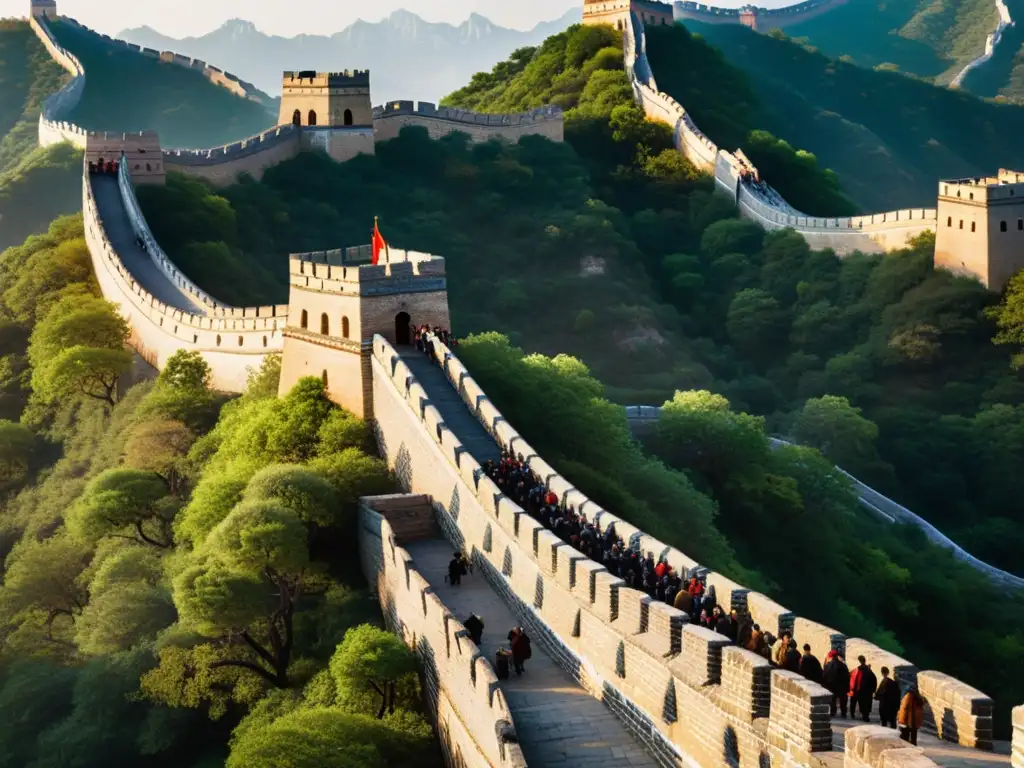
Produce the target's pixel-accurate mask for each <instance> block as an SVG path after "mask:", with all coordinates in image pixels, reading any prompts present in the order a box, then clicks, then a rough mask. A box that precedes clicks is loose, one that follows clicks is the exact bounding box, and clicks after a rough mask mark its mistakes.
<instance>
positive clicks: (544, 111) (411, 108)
mask: <svg viewBox="0 0 1024 768" xmlns="http://www.w3.org/2000/svg"><path fill="white" fill-rule="evenodd" d="M402 115H416V116H418V117H429V118H434V119H435V120H449V121H452V122H456V123H467V124H469V125H478V126H491V127H500V126H517V125H532V124H534V123H539V122H547V121H550V120H556V121H561V120H562V119H563V117H564V116H563V113H562V108H561V107H556V106H547V107H538V108H537V109H534V110H531V111H529V112H521V113H515V114H508V115H489V114H484V113H481V112H473V111H471V110H468V109H457V108H455V107H438V106H436V105H435V104H431V103H430V102H427V101H421V102H419V103H417V102H415V101H389V102H388V103H386V104H384V105H383V106H379V107H374V108H373V120H374V122H377V121H378V120H387V119H388V118H389V117H401V116H402Z"/></svg>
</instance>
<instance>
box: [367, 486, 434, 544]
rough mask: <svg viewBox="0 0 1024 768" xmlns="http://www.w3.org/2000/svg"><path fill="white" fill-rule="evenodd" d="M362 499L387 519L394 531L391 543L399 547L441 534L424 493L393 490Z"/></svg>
mask: <svg viewBox="0 0 1024 768" xmlns="http://www.w3.org/2000/svg"><path fill="white" fill-rule="evenodd" d="M363 501H364V503H367V504H368V505H369V506H370V508H371V509H373V511H374V512H378V513H379V514H380V515H381V516H382V517H384V519H385V520H387V521H388V523H389V524H390V525H391V528H392V530H393V531H394V533H395V543H396V544H399V545H400V546H403V547H404V546H405V545H406V544H409V543H411V542H414V541H421V540H423V539H434V538H437V537H438V536H439V535H440V534H441V529H440V527H439V526H438V524H437V518H435V517H434V510H433V507H432V506H431V503H430V497H429V496H427V495H425V494H406V493H395V494H391V495H387V496H372V497H368V498H366V499H364V500H363Z"/></svg>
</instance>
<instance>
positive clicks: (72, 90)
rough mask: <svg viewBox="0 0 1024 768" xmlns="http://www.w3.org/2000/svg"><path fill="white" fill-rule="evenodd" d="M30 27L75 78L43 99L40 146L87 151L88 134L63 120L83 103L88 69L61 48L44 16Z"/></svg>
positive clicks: (58, 62)
mask: <svg viewBox="0 0 1024 768" xmlns="http://www.w3.org/2000/svg"><path fill="white" fill-rule="evenodd" d="M29 25H30V26H31V28H32V31H33V32H35V34H36V37H38V38H39V41H40V42H41V43H42V44H43V46H44V47H45V48H46V50H47V52H48V53H49V54H50V58H52V59H53V60H54V61H55V62H57V64H59V65H60V66H61V67H62V68H63V69H64V70H65V71H66V72H67V73H68V74H69V75H71V80H70V81H69V82H68V83H67V84H65V85H64V86H63V87H62V88H61V89H60V90H59V91H57V92H56V93H54V94H51V95H50V96H47V97H46V98H45V99H44V100H43V105H42V109H41V110H40V114H39V145H40V146H43V147H48V146H50V145H51V144H60V143H61V142H64V141H67V142H70V143H71V144H73V145H74V146H76V147H78V148H79V149H85V143H86V137H87V136H88V133H87V131H85V130H84V129H82V128H79V127H78V126H77V125H74V124H73V123H69V122H67V121H66V120H64V119H63V118H64V117H66V116H67V115H68V114H69V113H70V112H71V111H72V110H74V108H75V107H77V106H78V104H79V102H81V100H82V94H83V93H85V68H84V67H83V66H82V63H81V62H80V61H79V60H78V57H76V56H75V55H74V54H73V53H71V52H70V51H68V50H66V49H64V48H62V47H61V46H60V44H59V43H58V42H57V39H56V38H55V37H54V36H53V33H52V32H51V31H50V25H49V22H48V21H47V20H46V19H45V18H44V17H41V16H32V17H31V18H30V19H29Z"/></svg>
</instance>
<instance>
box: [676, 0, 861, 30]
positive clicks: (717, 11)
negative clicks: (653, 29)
mask: <svg viewBox="0 0 1024 768" xmlns="http://www.w3.org/2000/svg"><path fill="white" fill-rule="evenodd" d="M847 2H849V0H806V2H803V3H796V4H794V5H787V6H785V7H782V8H759V7H756V6H744V7H743V8H719V7H716V6H713V5H704V4H703V3H694V2H677V3H676V4H675V19H676V21H700V22H703V23H705V24H744V25H747V24H751V23H752V25H753V26H754V28H755V29H759V30H767V29H785V28H786V27H789V26H792V25H794V24H799V23H801V22H804V21H809V20H810V19H813V18H815V17H817V16H820V15H821V14H823V13H827V12H828V11H831V10H832V9H833V8H837V7H838V6H840V5H845V4H846V3H847ZM747 19H749V20H750V21H747Z"/></svg>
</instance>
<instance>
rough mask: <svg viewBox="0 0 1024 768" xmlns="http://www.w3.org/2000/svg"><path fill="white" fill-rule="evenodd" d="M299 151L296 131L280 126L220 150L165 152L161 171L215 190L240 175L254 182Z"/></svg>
mask: <svg viewBox="0 0 1024 768" xmlns="http://www.w3.org/2000/svg"><path fill="white" fill-rule="evenodd" d="M300 148H301V136H300V132H299V129H298V128H297V127H295V126H294V125H282V126H278V127H276V128H271V129H269V130H267V131H264V132H263V133H261V134H259V135H257V136H251V137H249V138H248V139H243V140H242V141H237V142H235V143H234V144H227V145H224V146H221V147H213V148H211V149H170V150H167V149H165V150H164V153H163V154H164V167H165V168H166V170H168V171H175V172H177V173H184V174H186V175H188V176H195V177H198V178H201V179H206V180H207V181H209V182H211V183H212V184H215V185H217V186H227V185H229V184H233V183H234V182H235V181H236V179H237V178H238V176H239V175H240V174H242V173H248V174H249V175H251V176H252V177H253V178H254V179H256V180H257V181H258V180H260V179H262V178H263V173H264V172H265V171H266V170H267V168H272V167H273V166H275V165H277V164H278V163H283V162H284V161H285V160H290V159H291V158H293V157H295V156H296V155H297V154H299V151H300Z"/></svg>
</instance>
